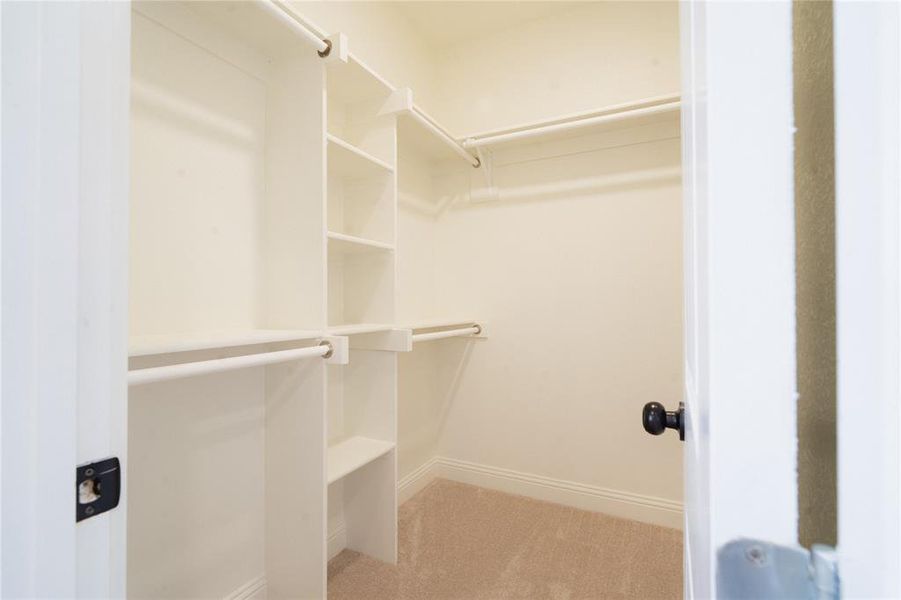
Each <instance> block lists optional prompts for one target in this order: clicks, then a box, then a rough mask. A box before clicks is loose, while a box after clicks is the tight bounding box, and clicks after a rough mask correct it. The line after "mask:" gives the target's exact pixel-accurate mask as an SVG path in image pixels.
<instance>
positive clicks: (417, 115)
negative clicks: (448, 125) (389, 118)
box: [407, 105, 482, 169]
mask: <svg viewBox="0 0 901 600" xmlns="http://www.w3.org/2000/svg"><path fill="white" fill-rule="evenodd" d="M407 113H408V114H409V115H410V116H411V117H413V118H414V119H415V120H416V122H417V123H419V124H420V125H422V126H423V127H425V128H426V129H428V130H430V131H431V132H432V133H434V134H435V135H436V136H438V138H440V139H441V140H442V141H443V142H444V143H445V144H447V145H448V146H450V147H451V149H453V151H454V152H456V153H457V154H459V155H460V157H461V158H463V159H464V160H466V161H467V162H469V164H471V165H472V166H473V167H474V168H476V169H478V168H479V167H480V166H482V161H481V160H480V159H479V157H477V156H473V155H472V154H471V153H470V152H469V151H467V150H466V148H464V147H463V146H462V145H460V142H458V141H457V140H455V139H454V138H453V137H452V136H451V135H450V134H449V133H448V132H446V131H445V130H444V129H443V128H442V127H441V126H440V125H438V124H437V123H435V122H434V121H433V120H432V118H431V117H430V116H428V115H427V114H425V113H424V112H422V111H421V110H420V109H419V108H418V107H417V106H415V105H414V106H413V108H411V109H410V110H408V111H407Z"/></svg>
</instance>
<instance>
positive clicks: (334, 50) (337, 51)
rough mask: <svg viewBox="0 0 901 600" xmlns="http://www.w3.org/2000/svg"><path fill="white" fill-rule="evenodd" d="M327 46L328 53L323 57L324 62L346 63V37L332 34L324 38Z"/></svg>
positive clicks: (340, 34) (341, 34)
mask: <svg viewBox="0 0 901 600" xmlns="http://www.w3.org/2000/svg"><path fill="white" fill-rule="evenodd" d="M325 42H326V44H329V49H328V53H327V54H325V56H323V58H324V59H325V62H329V63H332V62H342V63H346V62H347V36H346V35H344V34H343V33H333V34H332V35H330V36H328V37H327V38H325Z"/></svg>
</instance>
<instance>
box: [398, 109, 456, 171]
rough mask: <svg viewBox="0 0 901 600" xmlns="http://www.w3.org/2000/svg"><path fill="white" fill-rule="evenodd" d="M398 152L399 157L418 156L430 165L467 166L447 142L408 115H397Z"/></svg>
mask: <svg viewBox="0 0 901 600" xmlns="http://www.w3.org/2000/svg"><path fill="white" fill-rule="evenodd" d="M397 152H398V155H399V156H402V157H403V156H416V157H418V158H424V159H425V160H426V161H428V162H430V163H443V162H453V161H457V162H460V163H462V164H463V165H464V166H465V163H463V161H461V160H460V156H459V155H458V154H457V153H456V152H454V151H453V149H452V148H451V147H450V146H448V144H447V142H445V141H444V140H442V139H441V138H439V137H438V136H437V135H436V134H435V133H433V132H432V131H431V130H429V129H426V128H425V127H423V126H422V125H421V124H420V123H419V121H417V120H416V119H415V118H413V117H412V116H410V115H409V114H407V113H399V114H398V115H397Z"/></svg>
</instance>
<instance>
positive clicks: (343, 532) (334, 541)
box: [327, 521, 347, 560]
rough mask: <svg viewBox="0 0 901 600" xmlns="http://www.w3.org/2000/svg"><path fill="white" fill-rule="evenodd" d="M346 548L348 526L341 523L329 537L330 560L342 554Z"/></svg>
mask: <svg viewBox="0 0 901 600" xmlns="http://www.w3.org/2000/svg"><path fill="white" fill-rule="evenodd" d="M345 548H347V524H346V523H345V522H344V521H341V522H339V523H338V524H337V525H336V526H335V530H334V531H332V532H331V533H330V534H329V536H328V549H327V552H328V560H332V559H333V558H335V557H336V556H338V555H339V554H341V551H342V550H344V549H345Z"/></svg>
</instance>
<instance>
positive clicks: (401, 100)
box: [379, 88, 413, 116]
mask: <svg viewBox="0 0 901 600" xmlns="http://www.w3.org/2000/svg"><path fill="white" fill-rule="evenodd" d="M408 112H413V90H411V89H410V88H398V89H396V90H394V91H393V92H391V95H390V96H388V99H387V100H385V103H384V104H383V105H382V108H381V109H380V110H379V116H382V115H397V114H402V113H408Z"/></svg>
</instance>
